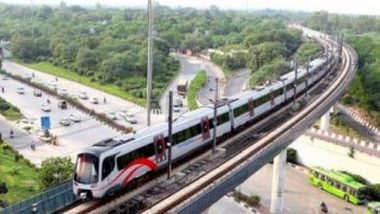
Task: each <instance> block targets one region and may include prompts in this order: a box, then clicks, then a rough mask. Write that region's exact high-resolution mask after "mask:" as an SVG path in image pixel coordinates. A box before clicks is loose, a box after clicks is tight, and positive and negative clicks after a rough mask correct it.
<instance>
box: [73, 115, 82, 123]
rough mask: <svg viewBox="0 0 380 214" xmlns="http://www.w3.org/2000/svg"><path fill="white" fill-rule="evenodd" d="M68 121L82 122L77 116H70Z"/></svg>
mask: <svg viewBox="0 0 380 214" xmlns="http://www.w3.org/2000/svg"><path fill="white" fill-rule="evenodd" d="M70 120H71V121H73V122H76V123H77V122H80V121H82V118H81V117H80V116H79V115H76V114H70Z"/></svg>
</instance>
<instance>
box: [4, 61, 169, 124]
mask: <svg viewBox="0 0 380 214" xmlns="http://www.w3.org/2000/svg"><path fill="white" fill-rule="evenodd" d="M2 68H3V69H5V70H6V71H7V72H9V73H12V74H17V75H21V76H23V77H32V74H33V73H34V75H35V77H34V78H33V79H34V80H35V81H37V82H41V83H51V82H53V83H56V84H57V88H58V89H61V88H63V89H67V91H68V92H69V93H70V94H74V95H78V94H79V93H80V92H86V93H87V94H88V95H89V96H90V97H97V98H98V100H99V104H98V105H94V104H91V103H90V102H89V100H81V99H79V100H78V101H79V102H81V103H82V104H83V105H84V106H86V107H87V108H90V109H93V110H95V111H96V112H97V113H106V112H117V111H120V110H128V111H129V112H131V113H133V114H134V115H135V117H136V119H137V122H138V123H137V124H136V125H131V124H129V123H127V122H126V121H125V120H123V119H121V118H119V119H118V120H117V121H116V122H118V123H120V124H123V125H125V126H132V127H133V129H134V130H139V129H141V128H144V127H146V126H147V125H146V108H144V107H141V106H138V105H136V104H134V103H131V102H128V101H126V100H123V99H121V98H119V97H116V96H113V95H110V94H107V93H105V92H102V91H99V90H97V89H93V88H90V87H87V86H85V85H82V84H79V83H76V82H74V81H70V80H66V79H63V78H59V79H58V81H56V78H55V76H53V75H50V74H46V73H43V72H40V71H37V70H33V69H30V68H27V67H24V66H21V65H19V64H17V63H14V62H11V61H8V60H4V61H3V67H2ZM103 98H106V103H103ZM163 120H164V117H163V115H162V114H161V115H158V114H152V115H151V123H152V124H155V123H159V122H162V121H163Z"/></svg>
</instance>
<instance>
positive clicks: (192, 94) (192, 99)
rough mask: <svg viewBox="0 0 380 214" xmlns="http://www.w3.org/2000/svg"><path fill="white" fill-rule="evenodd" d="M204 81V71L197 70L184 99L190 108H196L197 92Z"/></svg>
mask: <svg viewBox="0 0 380 214" xmlns="http://www.w3.org/2000/svg"><path fill="white" fill-rule="evenodd" d="M205 81H206V71H204V70H201V71H198V73H197V75H195V77H194V79H193V80H192V81H191V83H190V86H189V89H188V91H187V95H186V99H187V104H188V105H189V108H190V110H194V109H196V108H198V104H197V101H196V99H197V93H198V91H199V90H200V89H201V88H202V87H203V85H204V84H205Z"/></svg>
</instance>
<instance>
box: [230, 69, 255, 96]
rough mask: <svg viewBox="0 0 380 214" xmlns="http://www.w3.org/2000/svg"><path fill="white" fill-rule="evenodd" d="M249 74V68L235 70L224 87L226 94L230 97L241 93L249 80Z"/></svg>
mask: <svg viewBox="0 0 380 214" xmlns="http://www.w3.org/2000/svg"><path fill="white" fill-rule="evenodd" d="M249 76H250V71H249V69H246V68H244V69H240V70H237V71H235V72H234V74H233V75H232V76H231V77H230V78H228V80H227V83H226V88H225V89H224V96H227V97H228V96H233V95H236V94H238V93H240V92H241V91H242V90H243V89H244V87H245V85H246V84H247V82H248V81H249Z"/></svg>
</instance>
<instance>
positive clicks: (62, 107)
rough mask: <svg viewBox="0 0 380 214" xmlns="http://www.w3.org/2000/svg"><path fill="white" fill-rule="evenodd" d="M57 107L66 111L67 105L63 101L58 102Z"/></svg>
mask: <svg viewBox="0 0 380 214" xmlns="http://www.w3.org/2000/svg"><path fill="white" fill-rule="evenodd" d="M58 107H59V108H61V109H67V103H66V101H64V100H59V101H58Z"/></svg>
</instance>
